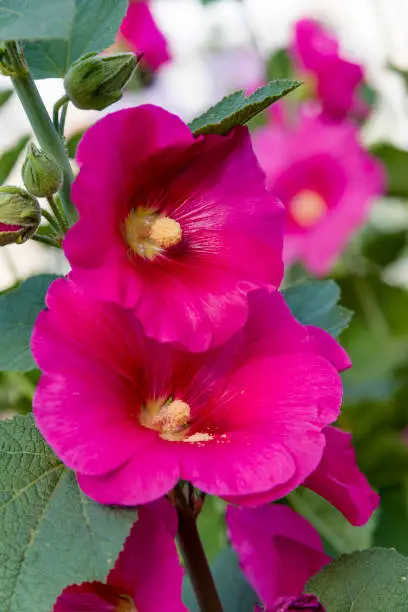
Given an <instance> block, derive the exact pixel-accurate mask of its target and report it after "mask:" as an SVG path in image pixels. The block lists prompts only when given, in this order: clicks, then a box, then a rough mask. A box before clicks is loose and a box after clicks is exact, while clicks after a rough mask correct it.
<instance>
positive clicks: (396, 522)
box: [374, 482, 408, 555]
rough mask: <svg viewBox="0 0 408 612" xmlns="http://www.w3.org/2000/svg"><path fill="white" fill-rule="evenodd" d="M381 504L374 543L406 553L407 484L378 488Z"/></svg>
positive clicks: (407, 542) (407, 537)
mask: <svg viewBox="0 0 408 612" xmlns="http://www.w3.org/2000/svg"><path fill="white" fill-rule="evenodd" d="M380 496H381V506H380V511H379V516H378V521H377V528H376V530H375V532H374V544H375V545H376V546H385V547H392V548H396V549H397V550H398V552H400V553H402V554H403V555H408V485H407V483H406V482H405V483H403V484H401V485H399V486H394V487H388V488H386V489H382V490H380Z"/></svg>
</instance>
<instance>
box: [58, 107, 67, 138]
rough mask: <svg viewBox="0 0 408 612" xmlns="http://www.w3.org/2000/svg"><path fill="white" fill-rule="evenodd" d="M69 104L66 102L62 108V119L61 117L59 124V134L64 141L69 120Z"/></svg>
mask: <svg viewBox="0 0 408 612" xmlns="http://www.w3.org/2000/svg"><path fill="white" fill-rule="evenodd" d="M68 104H69V102H65V104H64V106H63V107H62V111H61V117H60V122H59V133H60V136H61V138H62V139H64V131H65V120H66V118H67V112H68Z"/></svg>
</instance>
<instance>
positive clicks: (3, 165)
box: [0, 136, 30, 185]
mask: <svg viewBox="0 0 408 612" xmlns="http://www.w3.org/2000/svg"><path fill="white" fill-rule="evenodd" d="M29 140H30V136H22V137H21V138H20V140H19V141H18V142H17V143H16V144H15V145H14V146H13V147H11V148H10V149H8V150H7V151H5V152H4V153H3V154H2V155H1V157H0V185H3V183H4V182H5V181H6V179H7V177H8V176H9V174H10V172H11V171H12V169H13V168H14V166H15V164H16V162H17V160H18V158H19V157H20V154H21V153H22V151H23V150H24V148H25V146H26V144H27V142H28V141H29Z"/></svg>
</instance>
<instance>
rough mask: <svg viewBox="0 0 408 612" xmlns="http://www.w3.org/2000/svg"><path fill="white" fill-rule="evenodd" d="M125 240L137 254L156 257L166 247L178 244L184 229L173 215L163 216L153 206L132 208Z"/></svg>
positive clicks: (126, 224) (149, 257)
mask: <svg viewBox="0 0 408 612" xmlns="http://www.w3.org/2000/svg"><path fill="white" fill-rule="evenodd" d="M124 235H125V240H126V242H127V243H128V245H129V246H130V248H131V249H132V251H134V252H135V253H136V254H137V255H140V257H143V258H145V259H154V258H155V257H156V256H157V255H159V254H160V253H161V252H162V251H163V250H164V249H167V248H169V247H172V246H175V245H176V244H178V243H179V242H180V241H181V239H182V237H183V231H182V229H181V226H180V223H178V221H176V220H175V219H172V218H171V217H161V216H159V215H158V214H157V212H156V211H154V210H153V209H151V208H143V207H139V208H137V209H136V210H132V211H131V212H130V214H129V216H128V217H127V219H126V221H125V229H124Z"/></svg>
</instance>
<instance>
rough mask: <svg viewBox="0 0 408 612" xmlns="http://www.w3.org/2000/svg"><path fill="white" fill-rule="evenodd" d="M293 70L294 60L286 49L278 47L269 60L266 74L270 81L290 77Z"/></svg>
mask: <svg viewBox="0 0 408 612" xmlns="http://www.w3.org/2000/svg"><path fill="white" fill-rule="evenodd" d="M292 72H293V71H292V62H291V60H290V57H289V53H288V52H287V51H286V49H278V51H275V53H273V55H271V56H270V58H269V59H268V61H267V64H266V74H267V77H268V80H269V81H272V80H273V79H290V78H291V77H292Z"/></svg>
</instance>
